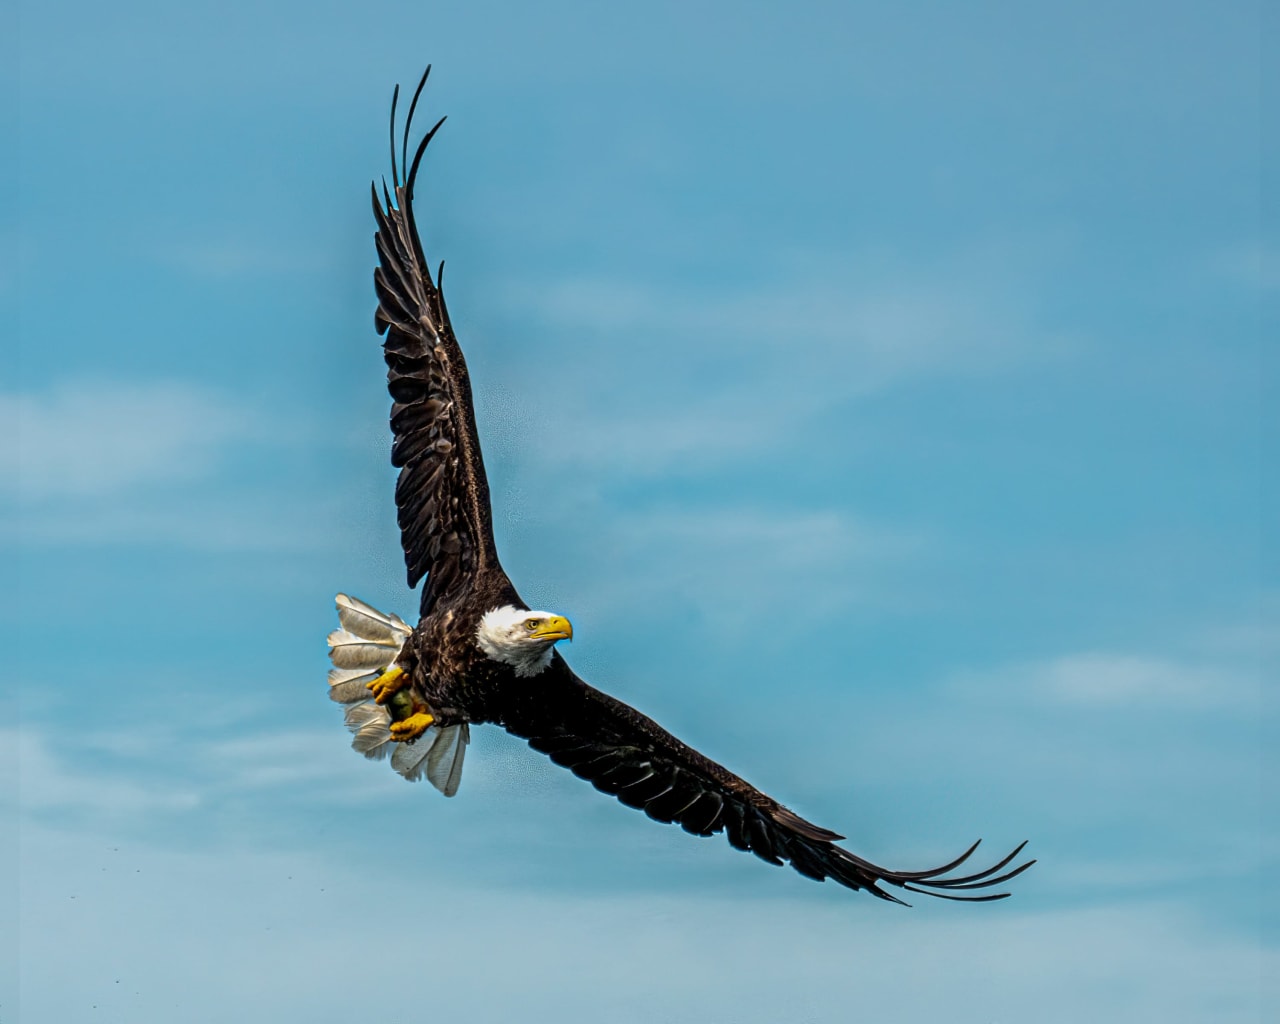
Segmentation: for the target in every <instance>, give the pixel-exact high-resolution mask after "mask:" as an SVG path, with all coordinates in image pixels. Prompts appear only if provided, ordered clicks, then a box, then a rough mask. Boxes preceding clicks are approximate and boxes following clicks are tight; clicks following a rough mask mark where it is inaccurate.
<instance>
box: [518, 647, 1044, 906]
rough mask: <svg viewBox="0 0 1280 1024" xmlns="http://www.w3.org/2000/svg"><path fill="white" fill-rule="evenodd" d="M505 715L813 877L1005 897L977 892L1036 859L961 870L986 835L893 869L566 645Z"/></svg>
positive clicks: (684, 814) (622, 785)
mask: <svg viewBox="0 0 1280 1024" xmlns="http://www.w3.org/2000/svg"><path fill="white" fill-rule="evenodd" d="M502 724H503V725H504V726H505V728H506V729H507V731H509V732H511V733H513V734H515V735H516V736H520V737H522V738H523V739H526V740H528V742H529V746H531V747H533V749H534V750H538V751H541V752H542V753H544V754H546V755H547V756H548V757H550V758H551V760H552V761H554V762H555V763H556V764H558V765H562V766H563V767H565V768H568V769H569V770H570V771H572V772H573V773H574V774H575V775H577V776H578V777H579V778H582V779H586V780H587V781H588V782H590V783H591V784H592V785H593V786H595V788H596V789H598V790H600V791H601V792H603V793H608V794H609V795H611V796H615V797H617V798H618V800H619V801H621V802H622V803H624V804H626V805H627V806H628V807H635V808H637V809H640V810H643V811H644V813H645V814H647V815H648V816H649V817H650V818H653V819H654V820H656V821H662V822H668V823H676V824H679V825H680V826H681V827H682V828H683V829H684V830H685V831H686V832H691V833H693V834H694V835H699V836H709V835H712V834H714V833H716V832H721V831H723V832H724V833H725V836H726V838H727V839H728V840H729V843H730V845H732V846H734V847H736V848H737V849H739V850H749V851H751V852H752V853H754V854H755V855H756V856H757V857H760V858H761V859H762V860H766V861H768V862H769V863H770V864H783V863H784V862H789V863H790V864H791V866H792V867H793V868H795V870H796V871H798V872H800V874H802V875H806V876H808V877H809V878H815V879H817V880H818V881H822V880H824V879H827V878H831V879H834V880H835V881H836V882H838V883H840V884H841V885H844V886H848V887H849V888H850V889H865V890H867V891H868V892H870V893H872V894H873V895H875V896H878V897H880V898H881V899H884V900H891V901H893V902H895V903H902V902H904V901H903V900H900V899H899V898H898V897H897V896H895V895H893V894H892V893H889V892H886V891H885V890H884V889H883V888H881V885H882V884H888V885H891V886H896V887H898V888H900V889H904V890H906V891H908V892H914V893H922V894H924V895H927V896H937V897H939V898H941V899H950V900H964V901H970V902H985V901H990V900H1000V899H1004V898H1005V897H1006V896H1008V895H1009V894H1008V893H1007V892H999V893H993V894H984V895H967V893H968V892H969V891H971V890H978V889H988V888H989V887H991V886H994V885H999V884H1000V883H1002V882H1006V881H1008V880H1009V879H1011V878H1013V877H1014V876H1016V875H1020V874H1021V873H1022V872H1024V871H1026V870H1027V868H1029V867H1030V866H1031V865H1032V864H1034V863H1035V861H1033V860H1032V861H1027V862H1026V863H1024V864H1020V865H1018V866H1017V867H1015V868H1012V869H1010V870H1008V871H1005V870H1004V868H1006V867H1007V866H1008V865H1009V864H1010V863H1011V862H1012V861H1013V860H1014V859H1015V858H1016V857H1017V856H1018V854H1019V853H1021V852H1022V848H1023V847H1024V846H1026V843H1025V842H1023V843H1020V844H1019V845H1018V846H1017V847H1016V848H1015V849H1014V850H1013V852H1012V853H1010V854H1009V855H1008V856H1007V857H1005V858H1003V859H1002V860H1000V861H999V862H998V863H996V864H994V865H992V866H991V867H989V868H986V869H985V870H983V871H977V872H973V873H969V874H961V875H956V874H953V872H954V871H955V869H956V868H958V867H959V866H960V865H961V864H963V863H965V862H966V861H967V860H968V859H969V857H970V856H971V855H972V854H973V852H974V851H975V850H976V849H977V848H978V843H974V844H973V845H972V846H971V847H969V849H968V850H966V851H965V852H964V853H963V854H961V855H960V856H959V857H957V858H956V859H955V860H953V861H951V862H950V863H947V864H943V865H942V866H940V867H936V868H931V869H928V870H925V871H893V870H890V869H888V868H884V867H880V866H879V865H877V864H873V863H871V862H870V861H867V860H863V859H862V858H861V857H858V856H856V855H854V854H852V853H850V852H849V851H847V850H844V849H842V848H841V847H839V846H836V845H835V841H836V840H839V839H841V838H843V837H842V836H840V835H838V834H837V833H835V832H832V831H830V830H829V829H825V828H821V827H819V826H817V825H814V824H813V823H812V822H808V821H806V820H805V819H803V818H801V817H800V816H799V815H798V814H796V813H794V812H793V811H790V810H788V809H787V808H786V807H783V806H782V805H781V804H780V803H778V802H777V801H776V800H774V799H772V798H771V797H769V796H766V795H765V794H764V793H762V792H761V791H760V790H758V789H756V788H755V787H754V786H752V785H751V784H750V783H748V782H746V781H745V780H743V779H741V778H739V777H738V776H736V775H734V774H733V773H732V772H730V771H729V770H727V769H726V768H724V767H722V766H721V765H719V764H716V762H714V761H712V760H711V759H710V758H707V757H705V756H703V755H702V754H700V753H698V751H696V750H694V749H693V748H692V747H690V746H688V745H686V744H684V743H682V742H681V741H680V740H678V739H677V738H676V737H675V736H673V735H671V733H669V732H667V731H666V730H665V729H663V728H662V727H661V726H660V725H658V723H657V722H654V721H653V720H652V719H650V718H648V717H646V716H645V715H643V714H641V713H640V712H639V711H636V710H635V709H634V708H632V707H630V706H629V705H627V704H624V703H623V702H622V701H619V700H616V699H615V698H613V697H610V696H609V695H608V694H606V693H603V692H601V691H600V690H597V689H595V688H594V687H592V686H590V685H588V684H587V683H585V682H583V681H582V680H581V679H579V678H578V677H577V676H576V675H575V674H574V673H573V671H572V670H571V669H570V668H569V666H568V665H567V664H566V663H565V662H564V660H563V659H561V658H560V656H559V655H558V654H557V655H556V656H555V658H554V661H553V663H552V665H551V667H550V668H548V669H547V671H545V672H544V673H542V676H541V677H540V679H539V681H538V685H536V686H530V687H529V688H528V689H527V690H525V691H524V692H523V694H521V695H520V696H516V697H514V698H513V700H512V703H511V705H510V706H509V707H507V708H506V709H505V711H504V714H503V721H502ZM1002 872H1003V873H1002Z"/></svg>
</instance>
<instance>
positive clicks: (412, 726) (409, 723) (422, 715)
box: [391, 711, 435, 743]
mask: <svg viewBox="0 0 1280 1024" xmlns="http://www.w3.org/2000/svg"><path fill="white" fill-rule="evenodd" d="M434 721H435V717H434V716H433V715H429V714H427V712H425V711H416V712H414V713H413V714H412V715H410V716H409V717H408V718H406V719H405V720H404V721H402V722H392V723H391V738H392V739H393V740H395V741H396V742H397V743H412V742H413V741H414V740H416V739H417V738H418V737H419V736H421V735H422V734H423V733H424V732H426V731H427V730H428V729H430V728H431V723H432V722H434Z"/></svg>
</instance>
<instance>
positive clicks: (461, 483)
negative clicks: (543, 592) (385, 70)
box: [373, 68, 497, 615]
mask: <svg viewBox="0 0 1280 1024" xmlns="http://www.w3.org/2000/svg"><path fill="white" fill-rule="evenodd" d="M430 72H431V69H430V68H427V74H424V75H423V76H422V81H421V82H419V83H418V89H417V91H416V92H415V93H414V96H413V102H412V103H411V104H410V107H409V115H408V118H407V120H406V121H405V126H404V137H403V140H402V142H401V153H402V160H401V166H400V167H397V165H396V142H397V140H396V134H395V129H396V100H397V99H398V98H399V94H400V90H399V87H397V88H396V93H395V96H394V97H393V99H392V101H391V178H392V189H391V190H390V191H389V190H388V189H387V187H386V184H385V183H384V184H383V186H382V190H381V194H379V190H378V188H377V186H376V185H375V187H374V190H373V212H374V217H375V218H376V220H377V224H378V230H377V234H376V236H375V241H376V243H377V248H378V258H379V265H378V267H377V268H376V269H375V271H374V286H375V288H376V289H377V293H378V311H377V315H376V317H375V323H376V326H377V329H378V333H379V334H385V335H386V337H385V338H384V340H383V345H382V347H383V355H384V356H385V358H386V362H387V388H388V390H389V391H390V392H391V398H392V400H393V405H392V407H391V431H392V434H393V441H392V446H391V462H392V464H393V465H395V466H399V467H400V476H399V479H398V480H397V481H396V508H397V510H398V518H399V523H400V540H401V545H402V546H403V548H404V556H405V565H406V568H407V570H408V580H409V586H410V587H413V586H416V585H417V583H418V581H419V580H421V579H422V578H423V577H424V576H426V577H427V584H426V586H425V587H424V588H423V591H422V599H421V600H422V605H421V611H422V614H423V615H426V614H427V613H428V612H429V611H430V610H431V607H432V605H433V604H434V602H435V601H436V600H438V599H439V598H441V597H442V596H445V595H447V594H449V593H451V592H452V591H453V590H454V589H455V588H456V587H457V586H459V585H461V584H463V583H464V582H465V581H466V580H468V579H470V578H472V576H473V574H474V573H476V572H477V571H479V570H481V569H484V568H486V567H488V566H496V565H497V555H496V551H495V547H494V542H493V524H492V514H491V511H490V507H489V485H488V483H487V481H486V478H485V472H484V461H483V459H482V458H481V455H480V443H479V440H478V435H477V433H476V424H475V413H474V412H473V410H472V401H471V382H470V379H469V377H468V375H467V366H466V362H465V360H464V359H463V357H462V349H461V348H459V346H458V342H457V339H455V338H454V335H453V328H452V327H451V326H450V323H449V313H448V310H447V309H446V308H445V303H444V295H443V293H442V292H441V282H440V277H439V274H437V276H436V280H434V281H433V280H432V277H431V270H430V268H429V267H428V265H427V261H426V257H425V256H424V255H423V251H422V241H421V239H420V237H419V235H418V227H417V223H416V221H415V220H414V215H413V190H414V186H415V184H416V182H417V177H418V168H419V166H420V165H421V162H422V156H423V154H424V153H425V152H426V149H427V145H428V143H429V142H430V141H431V139H432V137H433V136H434V135H435V133H436V131H437V130H438V129H439V127H440V125H441V124H442V123H443V121H444V119H443V118H441V119H440V121H439V122H437V123H436V125H435V127H434V128H432V129H431V130H430V131H429V132H427V134H426V135H425V136H424V137H423V138H422V140H421V141H420V142H419V144H418V148H417V151H416V152H415V153H414V157H413V161H412V163H410V162H409V159H408V157H409V150H408V143H409V134H410V131H411V130H412V121H413V111H414V109H415V108H416V107H417V104H418V98H419V96H421V94H422V89H423V86H425V85H426V83H427V75H428V74H430ZM402 171H403V172H405V177H404V179H403V180H401V178H400V175H401V173H402ZM441 270H443V264H441Z"/></svg>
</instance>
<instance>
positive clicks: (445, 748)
mask: <svg viewBox="0 0 1280 1024" xmlns="http://www.w3.org/2000/svg"><path fill="white" fill-rule="evenodd" d="M470 742H471V730H470V728H468V726H467V723H466V722H463V723H462V724H461V725H450V726H447V727H446V728H444V729H441V730H440V739H438V740H437V741H436V743H435V745H434V746H433V747H432V748H431V754H430V756H429V757H428V758H427V780H428V781H429V782H430V783H431V785H433V786H435V787H436V789H438V790H440V792H441V793H443V794H444V795H445V796H453V795H454V794H455V793H457V792H458V783H460V782H461V781H462V760H463V758H464V757H465V756H466V752H467V744H468V743H470Z"/></svg>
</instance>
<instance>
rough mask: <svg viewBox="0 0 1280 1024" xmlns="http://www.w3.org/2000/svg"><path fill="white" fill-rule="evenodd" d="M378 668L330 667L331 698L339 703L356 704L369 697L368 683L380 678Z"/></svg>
mask: <svg viewBox="0 0 1280 1024" xmlns="http://www.w3.org/2000/svg"><path fill="white" fill-rule="evenodd" d="M378 675H379V673H378V670H377V669H376V668H374V669H368V670H366V669H359V668H331V669H329V699H330V700H334V701H337V702H338V703H339V704H354V703H356V702H358V701H364V700H368V699H369V686H368V684H369V683H371V682H373V681H374V680H375V679H377V678H378Z"/></svg>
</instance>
